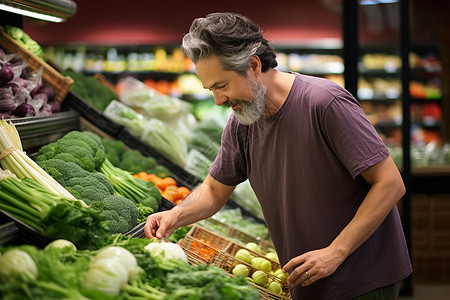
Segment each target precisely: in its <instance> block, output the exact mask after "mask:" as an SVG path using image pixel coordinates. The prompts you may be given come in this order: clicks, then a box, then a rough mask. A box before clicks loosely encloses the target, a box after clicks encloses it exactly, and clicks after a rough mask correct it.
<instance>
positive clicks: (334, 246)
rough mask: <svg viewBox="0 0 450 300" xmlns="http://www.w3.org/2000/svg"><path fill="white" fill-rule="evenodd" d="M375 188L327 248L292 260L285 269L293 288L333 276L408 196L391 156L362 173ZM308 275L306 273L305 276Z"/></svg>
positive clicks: (371, 189)
mask: <svg viewBox="0 0 450 300" xmlns="http://www.w3.org/2000/svg"><path fill="white" fill-rule="evenodd" d="M361 175H362V176H363V177H364V178H365V179H366V181H367V182H368V183H369V184H370V185H371V186H372V187H371V188H370V191H369V193H368V194H367V196H366V198H365V199H364V201H363V202H362V203H361V205H360V207H359V209H358V211H357V212H356V214H355V216H354V217H353V219H352V220H351V221H350V223H349V224H348V225H347V226H346V227H345V228H344V229H343V230H342V231H341V233H340V234H339V235H338V236H337V237H336V239H335V240H334V241H333V242H332V243H331V244H330V245H329V246H328V247H326V248H323V249H319V250H314V251H310V252H307V253H305V254H302V255H300V256H297V257H294V258H293V259H291V260H290V261H289V262H288V263H287V264H286V265H285V266H284V267H283V271H285V272H287V271H289V270H291V269H293V268H294V271H293V272H292V273H291V275H290V276H289V278H288V282H289V283H290V284H291V285H294V286H295V285H298V284H302V285H303V286H307V285H310V284H311V283H313V282H315V281H317V280H319V279H320V278H324V277H327V276H329V275H331V274H333V273H334V272H335V271H336V269H337V268H338V266H339V265H340V264H342V262H343V261H344V260H345V259H346V258H347V257H348V256H349V255H350V254H351V253H352V252H353V251H355V250H356V249H357V248H358V247H359V246H361V245H362V244H363V243H364V242H365V241H366V240H367V239H368V238H369V237H370V236H371V235H372V234H373V233H374V232H375V231H376V230H377V228H378V227H379V226H380V224H381V223H382V222H383V220H384V219H385V218H386V216H387V215H388V214H389V212H390V211H391V210H392V208H393V207H394V206H395V205H396V203H397V202H398V201H399V200H400V199H401V197H402V196H403V195H404V193H405V186H404V184H403V180H402V177H401V175H400V173H399V171H398V169H397V166H396V165H395V164H394V162H393V161H392V159H391V157H387V158H385V159H384V160H383V161H381V162H379V163H378V164H376V165H374V166H372V167H370V168H368V169H366V170H365V171H363V172H361ZM306 272H307V273H306Z"/></svg>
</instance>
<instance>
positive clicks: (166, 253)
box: [145, 242, 187, 262]
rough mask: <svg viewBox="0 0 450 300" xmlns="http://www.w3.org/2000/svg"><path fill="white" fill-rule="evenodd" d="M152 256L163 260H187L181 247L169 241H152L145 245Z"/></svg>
mask: <svg viewBox="0 0 450 300" xmlns="http://www.w3.org/2000/svg"><path fill="white" fill-rule="evenodd" d="M145 250H147V251H149V252H150V253H151V255H152V256H153V257H161V258H162V259H164V260H169V259H180V260H183V261H185V262H187V257H186V254H185V253H184V251H183V249H182V248H181V247H180V246H178V245H177V244H175V243H171V242H153V243H150V244H148V245H147V246H146V247H145Z"/></svg>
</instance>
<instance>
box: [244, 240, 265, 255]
mask: <svg viewBox="0 0 450 300" xmlns="http://www.w3.org/2000/svg"><path fill="white" fill-rule="evenodd" d="M245 247H246V248H248V249H250V250H252V251H254V252H256V253H261V254H262V250H261V248H260V247H259V246H258V245H257V244H256V243H254V242H250V243H247V244H245Z"/></svg>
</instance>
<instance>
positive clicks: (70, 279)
mask: <svg viewBox="0 0 450 300" xmlns="http://www.w3.org/2000/svg"><path fill="white" fill-rule="evenodd" d="M53 243H56V242H53ZM58 243H60V241H58ZM64 245H67V246H64ZM0 253H1V256H0V263H1V265H2V268H1V270H0V283H1V284H0V294H1V295H2V297H3V298H5V299H18V298H20V299H93V300H94V299H102V300H105V299H124V300H125V299H130V300H131V299H150V300H163V299H246V300H248V299H260V297H259V294H258V291H257V290H256V289H255V288H253V287H252V286H250V285H249V283H248V282H247V281H246V280H245V279H243V278H233V277H230V276H228V275H226V274H225V272H223V270H221V269H219V268H217V267H208V266H205V265H199V266H191V265H190V264H188V263H187V262H186V256H185V254H184V252H183V250H182V249H181V248H180V247H179V246H178V245H176V244H173V243H169V242H167V243H159V242H157V241H153V240H148V239H141V238H131V237H126V236H123V235H115V236H111V238H110V239H108V240H107V241H105V242H104V243H103V245H102V246H101V247H99V248H98V249H97V250H92V251H89V250H76V247H73V246H71V245H70V244H67V243H63V245H57V244H55V245H54V246H53V245H52V244H50V245H49V246H48V247H46V249H44V250H39V249H37V248H35V247H33V246H29V245H24V246H10V247H0Z"/></svg>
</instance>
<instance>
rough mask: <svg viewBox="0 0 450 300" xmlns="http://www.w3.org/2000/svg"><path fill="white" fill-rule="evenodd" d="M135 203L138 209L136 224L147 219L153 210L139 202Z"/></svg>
mask: <svg viewBox="0 0 450 300" xmlns="http://www.w3.org/2000/svg"><path fill="white" fill-rule="evenodd" d="M135 205H136V207H137V209H138V218H137V223H138V224H141V223H142V222H145V221H147V218H148V216H149V215H151V214H153V213H154V212H155V211H154V210H153V208H151V207H148V206H146V205H143V204H141V203H136V204H135Z"/></svg>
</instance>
